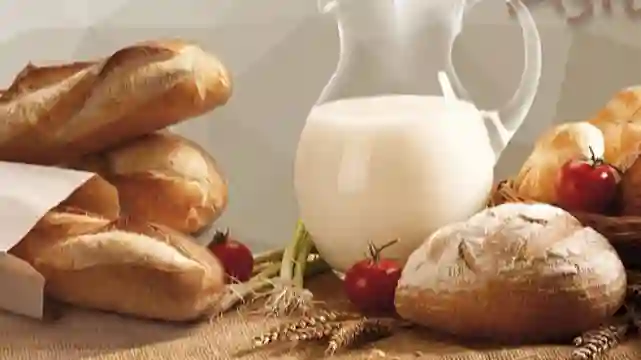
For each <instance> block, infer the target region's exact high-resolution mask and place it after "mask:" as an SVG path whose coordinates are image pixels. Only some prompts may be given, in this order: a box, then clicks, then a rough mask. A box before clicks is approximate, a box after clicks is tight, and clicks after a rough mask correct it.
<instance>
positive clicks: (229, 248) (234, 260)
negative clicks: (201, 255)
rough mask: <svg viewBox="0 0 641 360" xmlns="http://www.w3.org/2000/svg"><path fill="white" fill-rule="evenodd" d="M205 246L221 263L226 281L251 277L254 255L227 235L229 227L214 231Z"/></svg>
mask: <svg viewBox="0 0 641 360" xmlns="http://www.w3.org/2000/svg"><path fill="white" fill-rule="evenodd" d="M207 247H208V248H209V250H210V251H211V252H212V253H213V254H214V255H215V256H216V257H217V258H218V260H220V262H221V264H222V265H223V268H224V269H225V274H226V275H227V276H226V281H227V283H230V282H245V281H247V280H249V279H250V278H251V275H252V271H253V270H254V255H253V254H252V252H251V250H249V248H248V247H247V246H246V245H245V244H243V243H241V242H239V241H237V240H235V239H233V238H232V237H230V236H229V229H227V230H225V231H216V233H215V234H214V238H213V240H212V242H211V243H209V245H208V246H207Z"/></svg>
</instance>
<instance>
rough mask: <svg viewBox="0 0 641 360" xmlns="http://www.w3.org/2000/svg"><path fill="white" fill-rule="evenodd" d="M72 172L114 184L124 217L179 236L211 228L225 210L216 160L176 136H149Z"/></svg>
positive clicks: (81, 164)
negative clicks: (83, 172) (168, 229)
mask: <svg viewBox="0 0 641 360" xmlns="http://www.w3.org/2000/svg"><path fill="white" fill-rule="evenodd" d="M73 167H74V168H76V169H80V170H86V171H91V172H95V173H97V174H100V175H101V176H102V177H104V178H105V179H107V180H108V181H109V182H110V183H111V184H113V185H114V186H115V187H116V188H117V189H118V194H119V197H120V205H121V207H122V210H123V212H124V213H127V214H134V215H135V216H136V218H139V219H144V220H146V221H149V222H152V223H157V224H162V225H166V226H169V227H171V228H173V229H175V230H178V231H180V232H183V233H187V234H192V233H196V232H199V231H201V230H202V229H204V228H206V227H207V226H209V225H211V224H212V223H213V222H214V221H215V220H216V219H217V218H218V217H219V216H220V215H221V214H222V213H223V212H224V210H225V208H226V206H227V197H228V187H227V181H226V180H225V177H224V175H223V174H222V172H221V170H220V168H219V166H218V164H217V163H216V160H215V159H214V158H213V157H212V156H211V155H209V154H208V153H207V152H206V151H205V150H204V149H203V148H202V147H201V146H199V145H198V144H196V143H195V142H193V141H190V140H188V139H186V138H184V137H182V136H180V135H177V134H172V133H169V132H162V133H160V132H158V133H154V134H150V135H147V136H144V137H141V138H138V139H135V140H132V141H130V142H127V143H125V144H122V145H120V146H117V147H115V148H111V149H109V150H107V151H104V152H102V153H98V154H92V155H88V156H86V157H84V158H83V159H81V160H80V161H79V162H78V163H76V164H75V165H74V166H73Z"/></svg>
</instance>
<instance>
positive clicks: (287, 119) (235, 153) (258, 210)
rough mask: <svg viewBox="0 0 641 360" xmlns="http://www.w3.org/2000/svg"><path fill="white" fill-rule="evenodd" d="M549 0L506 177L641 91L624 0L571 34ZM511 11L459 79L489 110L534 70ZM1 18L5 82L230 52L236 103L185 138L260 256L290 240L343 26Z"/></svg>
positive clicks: (19, 12) (207, 17)
mask: <svg viewBox="0 0 641 360" xmlns="http://www.w3.org/2000/svg"><path fill="white" fill-rule="evenodd" d="M377 1H378V0H377ZM620 2H621V3H623V1H620ZM89 3H91V6H89V5H88V4H89ZM549 3H550V2H548V3H546V2H545V1H543V2H542V3H541V4H538V5H532V11H533V13H534V15H535V18H536V20H537V22H538V24H539V28H540V33H541V37H542V41H543V49H544V59H543V60H544V71H543V77H542V81H541V86H540V89H539V95H538V97H537V100H536V102H535V104H534V107H533V109H532V111H531V113H530V116H529V118H528V119H527V120H526V123H525V125H524V126H523V127H522V128H521V131H519V133H518V134H517V136H516V138H515V139H514V141H513V142H512V144H511V146H510V148H509V149H508V150H507V151H506V153H504V156H503V158H502V159H501V163H500V164H499V166H498V168H497V173H498V174H497V176H500V177H503V176H507V175H508V174H510V173H513V172H514V171H516V169H518V166H519V164H520V163H521V162H522V160H523V159H524V157H525V156H527V153H528V152H529V150H530V148H531V144H532V142H533V140H534V139H535V138H536V136H537V135H538V134H540V132H541V131H542V130H543V129H544V128H546V127H548V126H549V125H550V124H551V123H552V122H554V121H563V120H570V119H583V118H585V117H588V116H590V115H591V114H592V113H594V112H595V111H596V110H598V109H599V107H601V106H602V105H603V104H604V103H605V102H606V101H607V99H609V97H610V96H611V95H612V94H613V93H614V92H615V91H616V90H617V89H619V88H622V87H625V86H629V85H633V84H636V83H641V51H639V50H637V48H636V47H635V45H636V44H639V41H641V40H640V39H641V19H640V20H630V19H628V18H626V17H625V16H624V15H623V14H622V11H621V9H620V7H619V6H618V5H617V4H618V2H616V3H617V4H615V5H614V7H615V9H614V13H615V14H614V15H612V16H607V15H606V14H601V13H599V12H598V11H597V13H596V14H595V15H594V17H593V19H591V20H590V21H589V23H587V25H585V26H582V27H581V28H572V29H570V28H569V27H568V26H566V24H565V23H564V22H563V21H562V17H561V15H559V14H558V13H556V12H555V11H554V8H553V6H552V5H550V4H549ZM566 3H568V4H570V3H572V2H571V1H566ZM598 3H599V1H598V0H594V4H597V5H598ZM504 6H505V3H504V1H502V0H501V1H499V0H485V1H484V2H482V3H481V4H480V5H478V6H477V8H476V9H475V10H474V12H473V13H472V15H471V16H470V18H469V19H467V23H466V29H465V31H464V33H463V35H462V37H461V39H460V41H459V42H458V43H457V47H456V49H455V62H456V63H457V65H458V69H459V73H460V75H461V77H462V78H463V80H464V82H465V84H466V86H467V87H468V89H469V90H470V91H471V92H472V93H473V95H474V97H475V99H476V100H477V103H478V106H479V107H481V108H488V107H492V106H494V105H498V104H500V103H501V102H502V101H504V100H505V99H506V98H507V97H508V96H509V95H510V94H511V92H512V91H513V90H514V87H515V86H516V84H517V82H518V76H519V75H520V72H521V67H522V48H521V38H520V37H521V35H520V30H519V28H518V26H517V25H516V24H515V22H514V21H513V20H510V19H509V17H508V15H507V12H506V9H505V8H504ZM638 6H641V4H639V5H638ZM597 7H598V6H597ZM36 9H37V11H35V10H36ZM574 11H576V9H575V10H574ZM0 23H2V24H3V30H2V32H0V38H1V39H2V40H3V41H2V42H1V43H0V59H1V60H0V63H1V64H2V66H0V81H2V82H3V83H5V84H6V83H8V82H9V81H10V79H11V78H12V76H13V75H14V74H15V73H16V72H17V71H19V70H20V68H21V67H22V66H24V65H25V64H26V63H27V62H28V61H33V62H34V63H39V64H42V63H49V62H55V61H64V60H69V59H80V58H87V57H94V56H100V55H105V54H108V53H109V52H111V51H113V50H115V49H117V48H118V47H121V46H123V45H126V44H129V43H131V42H134V41H138V40H143V39H147V38H158V37H185V38H190V39H193V40H196V41H198V42H200V43H201V44H202V46H203V47H204V48H206V49H208V50H211V51H213V52H215V53H217V54H219V55H220V57H221V58H222V59H223V60H224V61H225V62H226V63H227V64H228V65H229V67H230V69H231V70H232V72H233V73H234V75H235V80H236V92H235V94H234V97H233V99H232V101H231V102H230V103H229V104H228V106H227V107H225V108H224V109H221V110H219V111H216V112H214V113H212V114H210V115H207V116H205V117H203V118H200V119H194V120H192V121H189V122H187V123H185V124H183V125H180V126H179V127H178V130H179V131H180V132H182V133H183V134H186V135H187V136H189V137H191V138H193V139H195V140H196V141H198V142H200V143H201V144H202V145H204V146H205V147H206V148H207V149H209V150H210V151H211V152H212V153H213V154H214V155H215V156H216V157H217V158H218V159H219V161H220V162H221V164H222V166H223V168H224V169H225V170H226V172H227V174H228V177H229V180H230V183H231V203H230V206H229V209H228V211H227V213H226V214H225V216H224V217H223V219H222V220H221V225H229V226H231V227H232V228H233V229H235V230H236V233H237V234H238V235H239V236H240V237H241V238H243V239H245V240H246V241H249V242H251V243H252V245H254V246H255V247H256V248H264V247H269V246H274V245H276V244H282V243H283V242H285V241H287V240H288V239H289V237H290V236H291V232H292V229H293V225H294V222H295V220H296V205H295V199H294V197H293V192H292V186H291V164H292V160H293V154H294V150H295V146H296V141H297V136H298V133H299V131H300V130H301V129H302V126H303V122H304V119H305V116H306V113H307V111H308V110H309V108H310V106H311V105H312V104H313V102H314V101H315V100H316V97H317V96H318V94H319V92H320V90H321V88H322V87H323V85H324V84H325V83H326V81H327V80H328V78H329V76H330V74H331V73H332V71H333V68H334V66H335V63H336V60H337V55H338V49H337V35H336V30H335V24H334V23H333V21H332V20H331V19H329V18H324V17H322V16H320V15H318V14H317V13H316V5H315V1H314V0H182V1H175V0H137V1H133V0H130V1H129V3H127V2H124V1H119V0H111V1H103V2H95V1H91V2H90V1H88V0H86V1H81V0H66V1H62V0H58V1H51V2H46V1H41V0H22V1H21V2H20V3H19V5H17V2H13V1H4V2H2V4H0Z"/></svg>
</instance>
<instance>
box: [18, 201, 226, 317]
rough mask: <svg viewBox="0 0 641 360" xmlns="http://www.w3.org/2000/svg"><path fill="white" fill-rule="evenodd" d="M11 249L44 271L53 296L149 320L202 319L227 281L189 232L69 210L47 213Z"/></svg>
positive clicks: (19, 256)
mask: <svg viewBox="0 0 641 360" xmlns="http://www.w3.org/2000/svg"><path fill="white" fill-rule="evenodd" d="M10 253H11V254H13V255H15V256H17V257H18V258H21V259H23V260H25V261H26V262H28V263H29V264H31V265H32V266H33V267H34V268H35V269H36V270H37V271H38V272H40V273H41V274H42V275H43V276H44V278H45V279H46V285H45V292H46V294H47V295H48V296H50V297H52V298H54V299H57V300H60V301H63V302H66V303H69V304H73V305H77V306H80V307H87V308H91V309H98V310H104V311H114V312H118V313H121V314H128V315H133V316H137V317H143V318H149V319H158V320H166V321H192V320H198V319H200V318H203V317H206V316H207V315H209V314H210V313H212V312H215V311H216V307H217V305H218V302H219V300H220V297H221V295H222V291H223V289H224V286H225V285H224V280H223V269H222V267H221V265H220V263H219V262H218V260H217V259H216V258H215V257H214V256H213V255H212V254H210V253H209V252H208V251H207V249H206V248H204V247H202V246H200V245H198V244H196V243H195V242H194V240H193V239H191V238H190V237H189V236H186V235H183V234H181V233H179V232H177V231H175V230H173V229H170V228H168V227H165V226H162V225H156V224H151V223H147V222H144V221H139V220H136V219H134V218H127V217H121V218H118V219H116V220H109V219H106V218H104V217H101V216H98V215H93V214H89V213H87V212H86V211H82V210H76V209H73V208H64V207H60V208H58V209H57V210H55V211H52V212H49V213H48V214H47V215H45V217H44V218H42V219H41V220H40V221H39V222H38V224H37V225H36V226H35V227H34V228H33V229H32V230H31V231H30V232H29V234H28V235H27V236H26V237H25V238H24V239H23V240H22V241H21V242H20V243H18V245H16V246H15V247H14V248H13V249H11V250H10Z"/></svg>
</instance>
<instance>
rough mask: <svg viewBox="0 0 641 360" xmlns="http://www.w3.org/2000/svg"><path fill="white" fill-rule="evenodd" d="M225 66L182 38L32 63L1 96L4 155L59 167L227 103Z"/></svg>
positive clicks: (1, 147)
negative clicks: (92, 56)
mask: <svg viewBox="0 0 641 360" xmlns="http://www.w3.org/2000/svg"><path fill="white" fill-rule="evenodd" d="M231 86H232V85H231V79H230V75H229V73H228V71H227V69H226V68H225V67H224V66H223V65H222V63H221V62H220V61H219V60H218V59H217V58H216V57H214V56H213V55H211V54H208V53H206V52H205V51H203V50H202V49H200V48H199V47H198V46H196V45H193V44H189V43H186V42H182V41H150V42H143V43H139V44H135V45H132V46H129V47H126V48H123V49H121V50H118V51H117V52H115V53H114V54H112V55H111V56H109V57H107V58H105V59H102V60H100V61H95V62H81V63H72V64H66V65H59V66H47V67H37V66H34V65H31V64H29V65H27V67H25V68H24V69H23V70H22V71H21V72H20V74H18V76H17V77H16V79H15V80H14V82H13V84H11V86H10V87H9V88H8V89H7V90H6V91H5V92H4V93H2V96H0V160H4V161H14V162H26V163H34V164H44V165H51V164H60V163H66V162H69V161H70V160H72V159H75V158H77V157H79V156H82V155H85V154H88V153H91V152H96V151H101V150H104V149H106V148H108V147H110V146H113V145H115V144H118V143H121V142H123V141H126V140H130V139H134V138H136V137H139V136H141V135H145V134H149V133H152V132H154V131H156V130H159V129H162V128H165V127H167V126H169V125H171V124H174V123H177V122H179V121H181V120H184V119H186V118H189V117H193V116H197V115H200V114H203V113H205V112H207V111H210V110H212V109H214V108H215V107H217V106H220V105H223V104H225V103H226V102H227V100H228V99H229V97H230V96H231Z"/></svg>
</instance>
